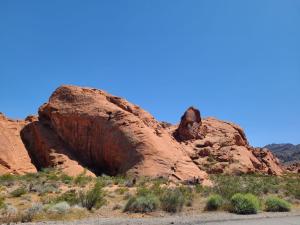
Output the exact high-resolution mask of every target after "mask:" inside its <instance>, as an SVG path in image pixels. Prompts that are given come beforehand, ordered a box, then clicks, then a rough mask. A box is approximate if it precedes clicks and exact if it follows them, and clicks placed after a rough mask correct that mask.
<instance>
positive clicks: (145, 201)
mask: <svg viewBox="0 0 300 225" xmlns="http://www.w3.org/2000/svg"><path fill="white" fill-rule="evenodd" d="M158 206H159V200H158V198H157V197H156V196H155V195H154V194H151V193H150V194H149V193H148V194H145V195H141V196H135V197H131V198H129V200H128V201H127V203H126V205H125V208H124V211H125V212H128V211H129V212H135V213H147V212H152V211H154V210H156V209H157V208H158Z"/></svg>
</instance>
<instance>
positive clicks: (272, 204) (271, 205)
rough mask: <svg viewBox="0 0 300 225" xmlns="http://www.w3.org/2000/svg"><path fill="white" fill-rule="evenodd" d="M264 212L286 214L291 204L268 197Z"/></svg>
mask: <svg viewBox="0 0 300 225" xmlns="http://www.w3.org/2000/svg"><path fill="white" fill-rule="evenodd" d="M265 210H266V211H268V212H288V211H290V210H291V204H290V203H288V202H287V201H285V200H283V199H281V198H278V197H268V198H267V200H266V202H265Z"/></svg>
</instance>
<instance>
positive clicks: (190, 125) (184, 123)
mask: <svg viewBox="0 0 300 225" xmlns="http://www.w3.org/2000/svg"><path fill="white" fill-rule="evenodd" d="M200 127H201V115H200V111H199V110H198V109H196V108H194V107H189V108H188V109H187V110H186V111H185V113H184V114H183V116H182V117H181V121H180V124H179V126H178V129H177V130H176V133H175V137H176V139H177V140H178V141H186V140H191V139H196V138H199V137H200V135H199V134H200Z"/></svg>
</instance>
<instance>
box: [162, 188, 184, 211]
mask: <svg viewBox="0 0 300 225" xmlns="http://www.w3.org/2000/svg"><path fill="white" fill-rule="evenodd" d="M160 201H161V208H162V209H163V210H164V211H166V212H171V213H175V212H179V211H181V210H182V207H183V204H184V195H183V194H182V192H181V191H180V190H179V189H177V188H176V189H167V190H165V191H164V192H163V194H162V196H161V197H160Z"/></svg>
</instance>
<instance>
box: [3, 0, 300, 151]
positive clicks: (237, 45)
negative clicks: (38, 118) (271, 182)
mask: <svg viewBox="0 0 300 225" xmlns="http://www.w3.org/2000/svg"><path fill="white" fill-rule="evenodd" d="M61 84H74V85H84V86H91V87H95V88H99V89H104V90H106V91H108V92H110V93H112V94H115V95H119V96H122V97H125V98H127V99H128V100H130V101H132V102H134V103H136V104H138V105H140V106H141V107H143V108H145V109H146V110H148V111H149V112H151V113H152V114H153V115H154V116H155V117H156V118H158V119H159V120H164V121H169V122H172V123H177V122H178V121H179V118H180V116H181V115H182V113H183V112H184V110H185V109H186V108H187V107H188V106H190V105H194V106H196V107H198V108H199V109H200V110H201V112H202V114H203V115H204V116H215V117H218V118H220V119H224V120H229V121H233V122H236V123H238V124H240V125H241V126H242V127H243V128H244V129H245V130H246V133H247V136H248V138H249V139H250V142H251V144H253V145H255V146H261V145H265V144H268V143H273V142H277V143H278V142H279V143H280V142H292V143H300V1H296V0H281V1H278V0H251V1H250V0H249V1H241V0H226V1H224V0H219V1H218V0H216V1H211V0H206V1H204V0H203V1H201V0H195V1H191V0H188V1H184V0H182V1H176V0H169V1H167V0H164V1H158V0H153V1H141V0H136V1H134V0H119V1H117V0H112V1H109V0H106V1H92V0H89V1H82V0H81V1H76V0H69V1H67V0H56V1H55V0H51V1H40V0H36V1H33V0H27V1H21V0H19V1H15V0H1V1H0V111H2V112H4V113H5V114H6V115H8V116H9V117H12V118H24V117H26V115H28V114H36V113H37V109H38V107H39V106H40V105H41V104H42V103H44V102H46V101H47V100H48V97H49V96H50V94H51V93H52V91H53V90H54V89H55V88H56V87H58V86H59V85H61Z"/></svg>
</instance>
